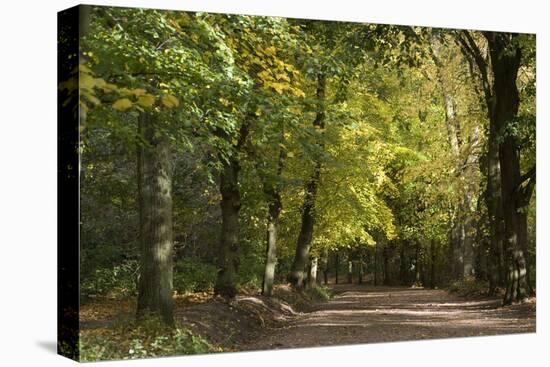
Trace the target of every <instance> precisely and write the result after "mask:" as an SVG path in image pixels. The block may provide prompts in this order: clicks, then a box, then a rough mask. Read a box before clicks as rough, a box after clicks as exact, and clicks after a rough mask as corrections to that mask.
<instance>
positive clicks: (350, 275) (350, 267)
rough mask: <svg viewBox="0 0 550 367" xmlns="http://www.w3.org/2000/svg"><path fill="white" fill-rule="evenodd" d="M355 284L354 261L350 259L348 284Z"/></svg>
mask: <svg viewBox="0 0 550 367" xmlns="http://www.w3.org/2000/svg"><path fill="white" fill-rule="evenodd" d="M351 283H353V261H351V260H350V259H349V258H348V284H351Z"/></svg>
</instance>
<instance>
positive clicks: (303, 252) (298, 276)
mask: <svg viewBox="0 0 550 367" xmlns="http://www.w3.org/2000/svg"><path fill="white" fill-rule="evenodd" d="M325 91H326V79H325V76H324V75H323V74H319V75H318V78H317V93H316V96H317V101H318V103H319V106H318V110H317V115H316V117H315V120H314V121H313V126H315V127H318V128H320V129H324V127H325V110H324V100H325ZM320 145H321V146H322V142H320ZM320 176H321V159H320V158H317V161H316V163H315V167H314V170H313V173H312V175H311V177H310V178H309V181H308V183H307V185H306V188H305V197H304V204H303V207H302V225H301V228H300V233H299V235H298V241H297V243H296V253H295V255H294V261H293V263H292V267H291V271H290V274H289V277H288V280H289V282H290V283H291V284H292V286H293V287H295V288H297V289H300V288H302V287H303V281H304V270H305V267H306V265H307V263H308V256H309V248H310V246H311V240H312V238H313V227H314V224H315V199H316V197H317V186H318V184H319V178H320Z"/></svg>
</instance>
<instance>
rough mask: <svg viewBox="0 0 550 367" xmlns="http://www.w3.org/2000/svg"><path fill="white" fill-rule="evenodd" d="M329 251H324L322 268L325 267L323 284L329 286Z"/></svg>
mask: <svg viewBox="0 0 550 367" xmlns="http://www.w3.org/2000/svg"><path fill="white" fill-rule="evenodd" d="M328 259H329V257H328V250H327V249H324V250H323V254H322V260H321V263H322V266H323V283H324V284H325V285H327V284H328V272H329V263H328Z"/></svg>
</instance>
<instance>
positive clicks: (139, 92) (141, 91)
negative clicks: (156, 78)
mask: <svg viewBox="0 0 550 367" xmlns="http://www.w3.org/2000/svg"><path fill="white" fill-rule="evenodd" d="M132 93H134V95H135V96H136V97H139V96H142V95H144V94H145V93H147V91H146V90H145V89H142V88H138V89H132Z"/></svg>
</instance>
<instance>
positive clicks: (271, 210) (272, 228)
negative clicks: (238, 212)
mask: <svg viewBox="0 0 550 367" xmlns="http://www.w3.org/2000/svg"><path fill="white" fill-rule="evenodd" d="M284 159H285V152H284V150H283V149H280V150H279V161H278V163H277V179H280V177H281V173H282V170H283V164H284ZM264 193H265V195H266V197H267V198H268V217H267V240H266V242H267V246H266V257H265V270H264V278H263V282H262V294H263V295H265V296H272V295H273V281H274V278H275V266H276V264H277V232H278V230H279V215H280V214H281V209H282V201H281V194H280V193H279V185H278V183H276V184H269V183H267V182H266V183H264Z"/></svg>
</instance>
